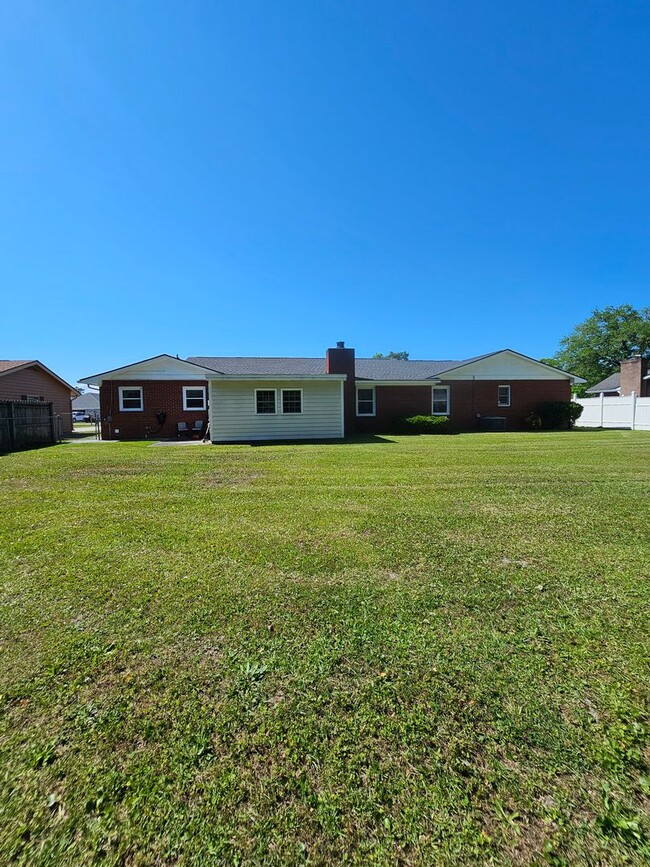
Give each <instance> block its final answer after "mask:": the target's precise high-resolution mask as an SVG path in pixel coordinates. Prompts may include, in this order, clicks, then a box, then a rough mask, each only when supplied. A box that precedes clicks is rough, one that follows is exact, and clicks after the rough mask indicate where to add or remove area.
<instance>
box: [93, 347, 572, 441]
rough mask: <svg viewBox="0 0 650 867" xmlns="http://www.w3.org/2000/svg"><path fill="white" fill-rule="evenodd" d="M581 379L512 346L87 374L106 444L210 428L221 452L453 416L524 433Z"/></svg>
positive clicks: (457, 421)
mask: <svg viewBox="0 0 650 867" xmlns="http://www.w3.org/2000/svg"><path fill="white" fill-rule="evenodd" d="M582 381H583V380H581V379H580V378H579V377H576V376H574V375H573V374H570V373H566V372H565V371H562V370H557V369H556V368H554V367H549V366H548V365H546V364H542V363H541V362H539V361H535V360H534V359H533V358H529V357H528V356H526V355H522V354H521V353H519V352H515V351H513V350H511V349H504V350H500V351H498V352H492V353H489V354H488V355H482V356H478V357H477V358H469V359H465V360H464V361H395V360H391V359H370V358H356V357H355V352H354V349H349V348H346V347H345V345H344V344H343V343H339V344H337V345H336V347H334V348H332V349H328V350H327V352H326V353H325V357H324V358H248V357H247V358H243V357H235V358H233V357H215V356H193V357H190V358H187V359H180V358H177V357H176V358H174V357H173V356H171V355H159V356H156V357H154V358H148V359H145V360H144V361H139V362H135V363H134V364H130V365H127V366H125V367H120V368H115V369H114V370H108V371H105V372H104V373H98V374H95V375H94V376H89V377H86V378H85V379H82V380H81V382H85V383H87V384H88V385H95V386H99V394H100V409H101V426H102V437H103V438H104V439H143V438H148V437H152V438H158V437H161V438H167V437H175V436H177V435H178V426H179V424H182V425H184V426H185V427H186V428H187V429H188V430H189V429H192V428H193V427H195V423H198V424H197V425H196V427H197V428H199V429H200V431H201V432H203V431H205V430H209V435H210V439H211V441H212V442H213V443H223V442H251V441H255V440H257V441H260V440H303V439H341V438H343V437H344V436H350V435H352V434H354V433H361V434H373V433H387V432H390V430H391V429H392V426H393V424H394V422H395V420H396V419H397V418H400V417H404V416H410V415H419V414H425V415H431V414H433V415H441V416H448V417H449V420H450V426H451V428H452V429H453V430H456V431H473V430H479V429H481V427H482V421H481V420H482V419H485V418H486V417H487V418H492V417H498V418H500V419H505V427H506V429H507V430H521V429H523V428H524V427H525V419H526V417H527V416H528V415H529V414H530V413H531V412H534V411H535V409H536V408H537V407H538V405H539V404H540V403H542V402H544V401H547V400H567V401H568V400H570V399H571V385H572V383H573V382H582Z"/></svg>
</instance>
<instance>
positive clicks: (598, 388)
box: [585, 355, 650, 397]
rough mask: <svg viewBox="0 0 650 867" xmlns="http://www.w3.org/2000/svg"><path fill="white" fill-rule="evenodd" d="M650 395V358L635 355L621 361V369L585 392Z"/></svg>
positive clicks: (608, 394)
mask: <svg viewBox="0 0 650 867" xmlns="http://www.w3.org/2000/svg"><path fill="white" fill-rule="evenodd" d="M632 392H634V393H635V394H636V396H637V397H650V358H643V357H642V356H641V355H633V356H632V357H631V358H626V359H625V360H624V361H621V369H620V370H619V371H617V373H612V374H611V375H610V376H608V377H606V378H605V379H603V380H601V381H600V382H597V383H596V385H592V386H591V388H588V389H587V390H586V392H585V394H595V395H600V394H602V395H604V396H605V397H627V396H628V395H630V394H632Z"/></svg>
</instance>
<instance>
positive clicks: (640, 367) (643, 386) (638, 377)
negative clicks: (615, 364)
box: [621, 355, 650, 397]
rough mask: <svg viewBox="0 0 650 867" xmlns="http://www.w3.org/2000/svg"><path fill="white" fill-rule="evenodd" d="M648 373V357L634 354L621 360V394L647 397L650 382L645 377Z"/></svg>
mask: <svg viewBox="0 0 650 867" xmlns="http://www.w3.org/2000/svg"><path fill="white" fill-rule="evenodd" d="M647 374H648V359H647V358H641V357H640V356H638V355H637V356H634V357H633V358H626V359H625V361H621V396H623V395H628V394H632V392H634V393H635V394H636V396H637V397H645V396H646V395H647V394H649V393H650V392H649V391H648V386H650V382H649V381H648V380H647V379H644V377H645V376H647Z"/></svg>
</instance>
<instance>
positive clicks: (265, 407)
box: [255, 388, 275, 415]
mask: <svg viewBox="0 0 650 867" xmlns="http://www.w3.org/2000/svg"><path fill="white" fill-rule="evenodd" d="M255 412H256V413H257V414H258V415H274V414H275V389H274V388H256V389H255Z"/></svg>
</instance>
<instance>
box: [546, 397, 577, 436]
mask: <svg viewBox="0 0 650 867" xmlns="http://www.w3.org/2000/svg"><path fill="white" fill-rule="evenodd" d="M582 409H583V408H582V406H581V405H580V404H579V403H575V401H573V400H570V401H569V400H548V401H546V403H542V404H540V406H539V407H538V413H539V417H540V418H541V420H542V427H543V428H544V430H568V429H569V428H572V427H573V426H574V424H575V423H576V421H577V420H578V419H579V418H580V416H581V415H582Z"/></svg>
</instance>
